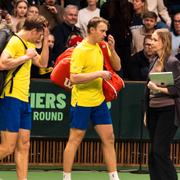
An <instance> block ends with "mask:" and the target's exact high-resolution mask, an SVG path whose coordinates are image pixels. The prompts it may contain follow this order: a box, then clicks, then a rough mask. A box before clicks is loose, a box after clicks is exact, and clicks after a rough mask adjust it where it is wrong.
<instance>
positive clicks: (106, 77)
mask: <svg viewBox="0 0 180 180" xmlns="http://www.w3.org/2000/svg"><path fill="white" fill-rule="evenodd" d="M111 76H112V74H111V72H110V71H100V77H102V78H103V79H104V80H107V81H108V80H110V79H111Z"/></svg>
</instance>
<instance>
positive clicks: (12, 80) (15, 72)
mask: <svg viewBox="0 0 180 180" xmlns="http://www.w3.org/2000/svg"><path fill="white" fill-rule="evenodd" d="M13 35H14V36H16V37H17V38H19V40H20V41H21V42H22V44H23V45H24V48H25V49H28V47H27V46H26V44H25V43H24V41H23V40H22V39H21V38H20V37H19V36H18V35H16V34H14V33H13ZM22 66H23V64H21V65H19V66H18V67H17V68H16V69H15V70H14V71H13V73H12V76H11V78H10V79H9V80H8V82H6V84H5V85H4V87H6V85H7V84H8V83H9V82H10V81H11V87H10V90H9V93H12V88H13V85H14V77H15V75H16V74H17V72H18V71H19V70H20V68H21V67H22Z"/></svg>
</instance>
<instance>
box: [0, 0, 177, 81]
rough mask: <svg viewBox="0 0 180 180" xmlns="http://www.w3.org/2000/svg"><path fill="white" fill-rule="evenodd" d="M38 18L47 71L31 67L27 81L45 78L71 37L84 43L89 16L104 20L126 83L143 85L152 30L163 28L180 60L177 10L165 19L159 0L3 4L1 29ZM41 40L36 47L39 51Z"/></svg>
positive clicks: (50, 0)
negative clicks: (43, 25)
mask: <svg viewBox="0 0 180 180" xmlns="http://www.w3.org/2000/svg"><path fill="white" fill-rule="evenodd" d="M38 15H43V16H44V17H46V19H47V21H48V22H47V25H48V27H49V30H50V32H51V34H50V36H49V49H50V54H49V63H48V67H47V68H46V69H37V68H35V67H32V70H31V77H33V78H49V77H50V73H51V71H52V69H53V66H54V63H55V60H56V58H57V57H58V56H59V55H60V54H61V53H62V52H63V51H64V50H65V49H66V48H67V40H68V37H69V36H70V34H72V33H75V34H78V36H81V37H83V38H85V37H86V35H87V30H86V26H87V23H88V21H89V20H90V19H91V18H92V17H94V16H101V17H103V18H105V19H107V20H108V21H109V24H110V27H109V30H108V33H109V34H111V35H112V36H113V37H114V38H115V41H116V44H115V48H116V52H117V53H118V55H119V56H120V58H121V63H122V70H121V71H120V72H118V73H119V74H120V75H121V76H122V77H123V78H124V79H126V80H137V81H144V80H146V78H147V77H146V75H147V72H148V71H147V69H148V66H149V63H150V61H151V58H152V57H153V54H152V52H151V50H150V48H149V47H150V45H149V44H150V43H149V41H150V37H151V34H152V33H153V32H154V30H155V29H158V28H167V29H169V31H171V34H172V49H173V51H172V54H173V55H175V56H176V57H177V58H178V59H180V9H176V12H175V13H174V14H169V11H168V9H167V7H166V6H165V4H164V1H163V0H99V1H98V0H2V1H1V3H0V29H1V28H8V29H11V30H12V31H13V32H15V33H16V32H18V31H19V30H21V29H22V27H23V22H24V20H25V18H26V17H28V16H38ZM42 39H43V37H42V38H41V39H40V40H39V41H38V42H37V44H36V49H37V51H38V52H40V51H41V49H42Z"/></svg>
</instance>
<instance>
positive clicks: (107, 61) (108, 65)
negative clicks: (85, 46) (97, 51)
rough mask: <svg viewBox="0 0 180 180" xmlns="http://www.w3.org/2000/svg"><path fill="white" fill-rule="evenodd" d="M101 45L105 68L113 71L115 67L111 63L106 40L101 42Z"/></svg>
mask: <svg viewBox="0 0 180 180" xmlns="http://www.w3.org/2000/svg"><path fill="white" fill-rule="evenodd" d="M99 46H100V48H101V50H102V53H103V58H104V69H106V70H108V71H113V68H112V67H111V63H110V56H109V52H108V47H107V44H106V42H105V41H102V42H100V43H99Z"/></svg>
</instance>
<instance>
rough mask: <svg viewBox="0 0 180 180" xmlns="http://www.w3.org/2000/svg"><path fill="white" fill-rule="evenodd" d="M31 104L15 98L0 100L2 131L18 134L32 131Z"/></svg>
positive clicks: (0, 128)
mask: <svg viewBox="0 0 180 180" xmlns="http://www.w3.org/2000/svg"><path fill="white" fill-rule="evenodd" d="M31 121H32V116H31V108H30V104H29V103H27V102H24V101H21V100H19V99H16V98H13V97H5V98H3V99H0V130H1V131H6V130H7V131H11V132H18V131H19V129H27V130H30V129H31V123H32V122H31Z"/></svg>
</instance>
